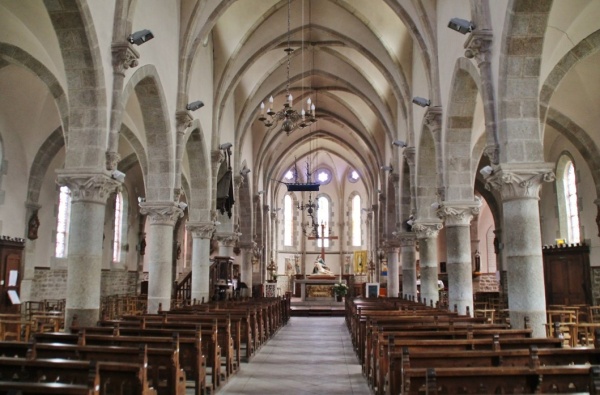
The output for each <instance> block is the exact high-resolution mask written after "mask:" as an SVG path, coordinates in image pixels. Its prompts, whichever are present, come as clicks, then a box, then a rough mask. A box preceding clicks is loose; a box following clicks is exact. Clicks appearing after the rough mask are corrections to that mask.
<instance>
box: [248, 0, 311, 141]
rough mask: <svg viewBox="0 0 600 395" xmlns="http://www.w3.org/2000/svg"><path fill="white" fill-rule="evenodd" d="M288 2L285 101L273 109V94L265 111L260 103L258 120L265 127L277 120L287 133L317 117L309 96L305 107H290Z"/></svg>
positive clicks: (289, 2) (290, 52) (288, 16)
mask: <svg viewBox="0 0 600 395" xmlns="http://www.w3.org/2000/svg"><path fill="white" fill-rule="evenodd" d="M290 4H291V0H288V11H287V48H286V49H285V52H286V53H287V55H286V57H287V66H286V67H287V69H286V72H287V74H286V76H287V82H286V86H285V103H284V104H283V109H281V110H279V111H274V110H273V107H272V106H273V96H271V97H270V98H269V104H268V105H269V107H268V108H267V109H266V112H265V103H264V102H262V103H260V116H259V117H258V120H259V121H261V122H262V123H263V124H264V125H265V126H266V127H268V128H269V127H271V126H273V125H275V126H276V125H277V124H278V123H279V122H282V124H281V130H282V131H284V132H285V133H286V134H287V135H289V134H290V133H291V132H293V131H294V130H296V129H298V128H299V129H303V128H305V127H307V126H310V125H312V124H313V123H314V122H315V121H316V120H317V118H316V117H315V105H314V103H312V101H311V99H310V97H309V98H308V99H306V109H304V108H302V110H301V111H300V112H298V111H296V110H294V109H293V108H292V102H293V98H292V95H291V94H290V58H291V56H292V52H294V50H293V49H292V48H291V47H290Z"/></svg>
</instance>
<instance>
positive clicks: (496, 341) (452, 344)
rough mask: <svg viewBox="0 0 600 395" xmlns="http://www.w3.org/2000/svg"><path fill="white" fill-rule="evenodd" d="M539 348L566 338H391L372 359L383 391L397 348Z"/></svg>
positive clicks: (556, 345) (558, 344)
mask: <svg viewBox="0 0 600 395" xmlns="http://www.w3.org/2000/svg"><path fill="white" fill-rule="evenodd" d="M531 346H537V347H538V348H561V347H562V341H561V340H560V339H554V338H550V339H548V338H506V339H502V340H500V337H499V336H497V335H494V336H491V337H490V338H488V339H451V340H446V339H443V340H420V339H419V340H414V339H402V338H399V339H395V338H390V339H389V342H388V343H387V344H380V346H379V351H378V352H374V353H373V357H372V360H371V366H372V370H373V372H372V377H373V386H374V387H377V388H378V391H377V393H378V394H382V393H383V392H382V388H383V383H384V381H385V376H386V375H387V373H388V370H389V355H390V353H391V352H393V351H394V350H395V349H399V350H402V349H403V348H407V349H408V350H409V352H410V353H412V352H418V351H427V350H429V351H431V350H435V351H450V350H458V351H460V350H463V351H464V350H510V349H519V348H521V349H529V347H531Z"/></svg>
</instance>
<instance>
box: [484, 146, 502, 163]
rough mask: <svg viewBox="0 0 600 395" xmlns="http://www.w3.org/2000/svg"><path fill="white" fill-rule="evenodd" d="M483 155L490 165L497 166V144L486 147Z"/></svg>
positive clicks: (498, 152)
mask: <svg viewBox="0 0 600 395" xmlns="http://www.w3.org/2000/svg"><path fill="white" fill-rule="evenodd" d="M483 153H484V155H485V156H487V157H488V159H489V160H490V162H491V163H492V164H495V165H497V164H498V163H499V162H500V149H499V148H498V145H497V144H492V145H488V146H486V147H485V149H484V150H483Z"/></svg>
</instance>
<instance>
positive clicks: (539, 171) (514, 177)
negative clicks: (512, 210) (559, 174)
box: [485, 163, 555, 201]
mask: <svg viewBox="0 0 600 395" xmlns="http://www.w3.org/2000/svg"><path fill="white" fill-rule="evenodd" d="M552 168H553V167H552V164H551V163H527V164H510V163H507V164H502V165H499V166H497V167H496V168H495V169H494V172H493V174H492V175H491V176H489V177H488V178H487V179H486V184H485V187H486V189H488V190H491V189H492V188H493V189H496V190H498V191H499V192H500V193H501V195H502V200H504V201H509V200H513V199H538V200H539V191H540V186H541V185H542V183H543V182H552V181H554V178H555V177H554V172H553V171H552Z"/></svg>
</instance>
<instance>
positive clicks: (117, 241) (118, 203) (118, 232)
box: [113, 192, 123, 262]
mask: <svg viewBox="0 0 600 395" xmlns="http://www.w3.org/2000/svg"><path fill="white" fill-rule="evenodd" d="M122 230H123V196H122V195H121V192H118V193H117V197H116V198H115V231H114V238H113V262H120V261H121V237H122Z"/></svg>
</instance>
